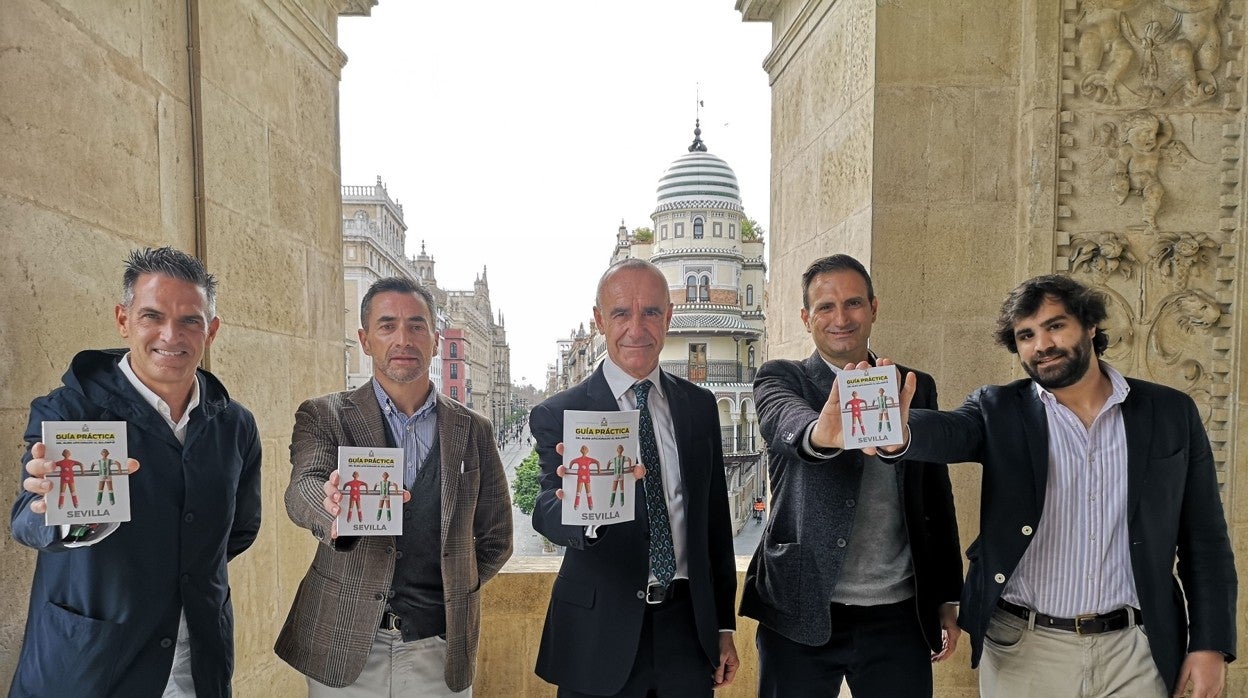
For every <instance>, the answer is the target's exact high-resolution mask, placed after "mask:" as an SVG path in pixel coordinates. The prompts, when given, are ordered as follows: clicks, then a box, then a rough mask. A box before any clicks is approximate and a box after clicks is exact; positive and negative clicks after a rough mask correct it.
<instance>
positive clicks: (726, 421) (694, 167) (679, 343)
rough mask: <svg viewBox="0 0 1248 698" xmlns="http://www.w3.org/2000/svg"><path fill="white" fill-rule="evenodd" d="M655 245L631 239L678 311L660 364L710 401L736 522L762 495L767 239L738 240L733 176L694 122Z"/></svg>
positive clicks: (660, 212)
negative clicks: (760, 402)
mask: <svg viewBox="0 0 1248 698" xmlns="http://www.w3.org/2000/svg"><path fill="white" fill-rule="evenodd" d="M650 218H651V220H652V221H653V226H654V239H653V242H652V243H649V244H645V243H640V242H633V243H632V244H631V251H632V254H633V255H636V256H647V257H648V258H649V259H650V261H651V262H653V263H654V264H655V266H657V267H658V268H659V269H661V270H662V271H663V275H664V276H666V277H667V283H668V291H669V293H670V296H671V300H672V304H673V306H674V308H673V312H672V324H671V327H670V329H669V330H668V332H667V341H666V342H665V343H664V345H663V353H662V354H661V355H660V357H659V359H660V362H661V364H662V366H663V370H665V371H667V372H669V373H672V374H675V375H678V376H682V377H685V378H688V379H689V380H691V381H693V382H695V383H698V384H699V385H702V386H703V387H705V388H706V389H707V390H710V391H711V392H712V393H714V395H715V400H716V403H717V404H718V406H719V426H720V431H721V439H722V445H723V452H724V464H725V467H726V468H727V469H728V472H727V473H726V474H727V476H728V481H729V482H730V483H732V484H731V485H730V486H729V500H730V508H731V511H732V516H733V519H734V521H735V522H736V524H737V525H738V526H739V525H740V524H741V523H742V522H744V521H745V520H746V518H748V517H749V516H750V511H749V507H748V506H747V504H748V503H749V502H752V501H753V500H754V498H755V497H757V496H761V495H762V494H763V493H764V491H765V489H766V485H765V484H764V482H763V478H762V456H761V451H762V446H763V440H762V437H761V436H760V433H759V429H758V414H757V412H756V410H755V407H754V395H753V391H752V388H753V382H754V372H755V370H756V367H757V365H758V364H759V363H760V362H761V361H762V358H763V323H764V315H763V278H764V277H763V274H764V272H765V266H764V263H763V242H762V240H760V239H758V238H756V237H754V236H751V237H750V239H748V240H743V239H742V237H741V230H742V226H741V222H742V221H743V220H744V219H745V213H744V209H743V208H742V207H741V192H740V189H739V187H738V186H737V175H736V174H735V173H734V172H733V171H732V168H731V167H729V166H728V163H726V162H724V161H723V160H722V159H720V158H718V157H716V156H715V155H712V154H711V153H710V152H709V151H708V150H707V148H706V143H704V142H703V141H702V128H701V124H700V123H697V122H695V125H694V129H693V143H692V144H691V145H690V146H689V148H688V152H687V153H685V154H684V155H681V156H680V157H679V158H676V161H675V162H673V163H672V164H671V166H670V167H668V168H667V171H666V172H664V173H663V176H662V177H661V178H659V186H658V192H657V202H656V205H655V208H654V213H653V214H651V216H650Z"/></svg>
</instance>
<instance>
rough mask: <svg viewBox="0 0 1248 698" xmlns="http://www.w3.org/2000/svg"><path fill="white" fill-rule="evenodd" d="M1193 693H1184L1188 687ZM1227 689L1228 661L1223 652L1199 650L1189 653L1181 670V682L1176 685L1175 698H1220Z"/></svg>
mask: <svg viewBox="0 0 1248 698" xmlns="http://www.w3.org/2000/svg"><path fill="white" fill-rule="evenodd" d="M1189 685H1190V686H1191V689H1192V690H1191V693H1184V692H1185V691H1186V690H1187V688H1188V686H1189ZM1225 689H1226V659H1225V658H1224V657H1223V656H1222V653H1221V652H1215V651H1213V650H1197V651H1195V652H1189V653H1188V655H1187V658H1186V659H1184V660H1183V666H1182V667H1181V668H1180V669H1179V681H1178V683H1176V684H1175V685H1174V698H1179V696H1182V695H1189V696H1191V697H1192V698H1218V696H1220V695H1222V691H1223V690H1225Z"/></svg>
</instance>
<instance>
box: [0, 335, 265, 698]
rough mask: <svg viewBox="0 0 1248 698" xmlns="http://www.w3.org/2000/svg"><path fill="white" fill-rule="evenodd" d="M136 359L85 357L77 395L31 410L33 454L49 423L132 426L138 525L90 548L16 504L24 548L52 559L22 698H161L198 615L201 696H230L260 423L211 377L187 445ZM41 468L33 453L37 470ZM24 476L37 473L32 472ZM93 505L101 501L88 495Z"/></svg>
mask: <svg viewBox="0 0 1248 698" xmlns="http://www.w3.org/2000/svg"><path fill="white" fill-rule="evenodd" d="M123 354H124V351H121V350H112V351H107V352H101V351H84V352H82V353H80V354H78V356H76V357H75V358H74V361H73V363H72V365H71V366H70V369H69V371H67V372H66V374H65V378H64V383H65V384H64V386H63V387H61V388H58V389H56V390H55V391H53V392H52V393H51V394H50V395H47V396H44V397H40V398H36V399H35V401H34V402H33V403H31V408H30V425H29V426H28V427H27V429H26V441H27V443H28V444H33V443H34V442H36V441H41V440H42V437H41V435H40V430H41V429H40V428H41V423H42V422H43V421H44V420H70V421H85V420H92V421H94V420H124V421H125V422H126V438H127V439H128V447H129V448H128V451H129V453H128V455H129V456H130V457H131V458H135V459H137V460H138V461H139V463H140V464H141V465H142V468H141V469H140V470H139V471H138V472H136V473H135V474H134V475H133V476H131V478H130V499H131V514H132V518H131V520H130V521H128V522H126V523H123V524H120V525H119V526H118V528H117V530H116V531H114V532H113V533H112V534H111V535H110V536H108V537H107V538H105V539H103V540H101V541H100V542H98V543H96V544H95V545H91V546H88V547H82V548H73V549H67V548H65V547H64V545H62V544H61V543H60V540H59V539H60V533H59V529H58V528H57V527H55V526H45V525H44V523H43V515H41V514H34V513H32V512H31V511H30V503H31V502H32V501H34V500H35V498H36V495H34V494H31V493H30V492H26V491H24V490H23V491H22V493H21V494H20V495H19V496H18V498H17V501H16V502H14V503H13V511H12V526H13V538H14V539H16V540H17V541H18V542H19V543H21V544H23V545H26V546H28V547H31V548H34V549H35V550H37V551H39V557H38V560H37V561H36V563H35V577H34V581H33V583H32V586H31V591H30V610H29V612H28V615H27V618H26V634H25V638H24V640H23V642H22V651H21V655H20V657H19V658H18V665H17V673H16V674H15V675H14V676H13V684H12V686H11V687H10V689H9V695H10V697H14V696H158V695H160V693H161V691H162V690H164V687H165V683H166V682H167V681H168V679H169V670H170V668H171V666H172V664H173V650H174V642H175V640H176V638H177V635H178V618H179V615H180V614H182V613H185V614H186V622H187V626H188V628H189V630H190V634H191V642H192V644H193V646H194V648H195V650H194V651H195V657H194V660H193V661H192V663H191V669H192V673H193V677H194V682H195V693H196V695H199V696H205V697H206V696H228V695H230V679H231V675H232V673H233V670H234V613H233V608H232V606H231V604H230V586H229V578H228V575H227V571H226V562H227V561H228V560H229V559H231V558H233V557H234V556H235V555H238V554H239V553H241V552H243V551H244V550H246V549H247V548H248V547H249V546H250V545H251V543H252V541H254V540H255V538H256V533H257V532H258V531H259V530H260V437H259V432H258V431H257V429H256V423H255V420H254V419H253V418H252V416H251V413H250V412H248V411H247V410H246V409H245V408H243V407H242V406H241V405H239V404H238V403H237V402H234V401H232V400H230V398H229V395H228V394H227V393H226V391H225V388H224V387H223V386H222V385H221V384H220V383H219V382H218V381H217V379H216V378H215V377H213V376H212V374H210V373H208V372H206V371H199V372H198V376H199V381H200V404H199V407H197V408H196V409H195V410H194V411H192V412H191V416H190V421H189V423H188V426H187V432H186V444H185V445H183V444H180V443H178V440H177V438H175V437H174V435H173V431H172V430H171V429H170V428H169V425H168V424H167V423H166V422H165V421H164V418H162V417H161V416H160V415H159V414H158V413H157V412H156V410H155V409H153V408H152V407H151V405H149V404H147V403H146V402H145V401H144V400H143V397H142V396H141V395H139V393H138V391H136V390H135V389H134V386H132V385H131V384H130V382H129V381H127V380H126V378H125V376H124V375H123V374H122V373H121V370H120V369H119V368H118V367H117V362H118V360H120V358H121V356H122V355H123ZM28 460H30V451H29V449H28V450H27V452H26V456H25V458H23V459H22V462H23V465H25V462H26V461H28ZM23 476H24V470H23ZM79 494H80V495H81V496H84V497H91V496H92V495H94V492H80V493H79Z"/></svg>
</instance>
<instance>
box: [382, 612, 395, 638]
mask: <svg viewBox="0 0 1248 698" xmlns="http://www.w3.org/2000/svg"><path fill="white" fill-rule="evenodd" d="M385 620H386V624H385V625H383V626H381V627H382V628H383V629H385V630H389V631H390V632H392V633H397V632H399V616H398V615H397V614H394V613H391V612H389V611H386V615H385Z"/></svg>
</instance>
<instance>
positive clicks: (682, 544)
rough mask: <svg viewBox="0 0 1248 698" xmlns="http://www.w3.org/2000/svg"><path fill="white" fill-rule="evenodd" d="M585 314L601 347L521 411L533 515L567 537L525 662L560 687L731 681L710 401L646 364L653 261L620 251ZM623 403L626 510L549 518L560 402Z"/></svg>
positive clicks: (716, 441) (664, 691)
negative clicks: (618, 519) (569, 520)
mask: <svg viewBox="0 0 1248 698" xmlns="http://www.w3.org/2000/svg"><path fill="white" fill-rule="evenodd" d="M594 319H595V321H596V322H597V324H598V328H599V330H600V331H601V332H602V333H603V335H604V336H605V337H606V344H607V358H606V360H605V361H604V362H603V364H602V366H600V367H599V368H598V369H597V370H596V371H595V372H594V373H593V375H592V376H590V377H589V378H588V379H587V380H585V381H584V382H583V383H581V384H579V385H577V386H574V387H572V388H569V389H568V390H565V391H564V392H562V393H559V394H558V395H555V396H554V397H552V398H550V399H548V400H546V401H545V402H543V403H542V404H540V405H538V406H537V407H535V408H534V409H533V412H532V414H531V415H530V417H529V426H530V429H531V430H532V432H533V436H534V438H536V439H537V451H538V455H539V456H540V458H541V464H542V490H541V492H540V494H539V495H538V498H537V504H536V508H535V509H534V511H533V527H534V528H535V529H536V530H537V531H538V532H539V533H541V534H542V535H544V536H546V537H547V538H549V539H550V540H551V541H554V542H555V543H558V544H560V545H564V546H567V548H568V550H567V553H566V554H565V556H564V559H563V565H562V566H561V567H560V570H559V575H558V576H557V577H556V578H555V584H554V588H553V589H552V591H551V599H550V608H549V609H548V611H547V614H546V626H545V628H544V629H543V631H542V644H541V648H540V649H539V651H538V656H537V675H538V676H540V677H542V678H543V679H545V680H547V681H549V682H551V683H553V684H556V685H557V686H559V692H558V693H559V695H560V696H564V697H567V696H660V697H662V696H672V697H673V698H677V697H678V698H687V697H696V696H709V695H711V691H712V688H713V687H720V686H726V685H728V683H730V682H731V681H732V678H733V675H734V674H735V673H736V670H737V665H738V660H737V652H736V647H735V645H734V644H733V638H732V633H733V631H734V629H735V627H736V625H735V619H734V617H733V613H732V605H733V600H734V597H735V593H736V571H735V570H736V568H735V562H734V558H733V550H732V532H731V524H730V521H729V514H728V494H727V487H726V485H725V481H724V464H723V454H722V452H721V445H720V432H719V418H718V411H717V409H716V406H715V400H714V397H713V396H712V395H711V394H710V393H709V392H707V391H706V390H704V389H702V388H699V387H697V386H695V385H693V384H692V383H689V382H688V381H685V380H682V379H680V378H676V377H674V376H670V375H668V374H667V373H664V372H663V371H662V370H660V369H659V353H660V351H661V350H662V348H663V340H664V338H665V336H666V333H667V328H668V325H669V324H670V323H671V319H672V303H671V300H670V295H669V290H668V283H667V280H666V278H665V277H664V276H663V272H662V271H660V270H659V269H658V268H656V267H655V266H654V265H652V264H650V263H649V262H646V261H643V260H639V259H628V260H624V261H622V262H619V263H617V264H616V265H614V266H612V267H611V268H610V269H608V270H607V272H606V273H605V274H603V276H602V279H601V280H600V281H599V283H598V296H597V303H596V304H595V306H594ZM623 409H638V410H640V411H641V413H642V414H641V420H640V421H641V428H640V431H641V442H642V443H641V459H642V461H643V463H642V465H644V466H645V476H644V478H643V480H642V482H638V483H637V484H636V486H635V494H634V496H633V497H632V501H634V502H636V503H637V507H636V519H635V520H633V521H630V522H627V523H620V524H612V525H609V526H606V525H604V526H597V527H585V526H565V525H563V524H562V523H561V521H562V516H561V507H562V501H561V500H562V498H563V494H564V493H563V490H562V489H561V486H562V484H561V483H562V476H563V474H564V473H565V472H566V469H565V468H564V466H563V464H562V458H561V457H560V453H561V451H562V448H561V442H562V441H563V413H564V411H565V410H600V411H613V410H623ZM647 422H649V423H650V424H651V427H650V429H649V430H648V429H647ZM648 451H649V452H650V453H649V456H648V455H647V452H648Z"/></svg>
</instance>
